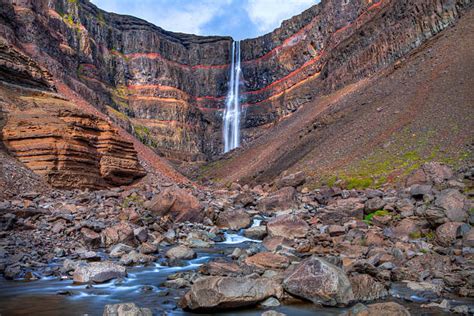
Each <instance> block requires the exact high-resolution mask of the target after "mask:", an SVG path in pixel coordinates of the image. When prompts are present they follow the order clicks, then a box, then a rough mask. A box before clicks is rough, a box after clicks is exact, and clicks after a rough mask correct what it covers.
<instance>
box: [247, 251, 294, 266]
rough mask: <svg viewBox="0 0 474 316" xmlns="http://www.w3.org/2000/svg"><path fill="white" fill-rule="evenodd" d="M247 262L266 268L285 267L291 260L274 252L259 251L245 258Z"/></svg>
mask: <svg viewBox="0 0 474 316" xmlns="http://www.w3.org/2000/svg"><path fill="white" fill-rule="evenodd" d="M245 263H246V264H248V265H254V266H257V267H260V268H265V269H285V268H287V267H288V266H289V265H290V260H289V259H288V258H287V257H285V256H282V255H279V254H275V253H272V252H259V253H257V254H255V255H253V256H250V257H248V258H247V259H245Z"/></svg>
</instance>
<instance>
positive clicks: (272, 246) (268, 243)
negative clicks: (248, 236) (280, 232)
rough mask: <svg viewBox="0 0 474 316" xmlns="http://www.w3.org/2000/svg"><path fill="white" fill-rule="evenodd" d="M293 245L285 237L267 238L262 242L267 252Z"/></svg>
mask: <svg viewBox="0 0 474 316" xmlns="http://www.w3.org/2000/svg"><path fill="white" fill-rule="evenodd" d="M292 244H293V242H292V241H291V240H289V239H287V238H285V237H281V236H279V237H270V236H267V237H266V238H265V239H264V240H263V246H264V247H265V248H266V249H267V250H269V251H275V250H276V249H277V248H278V246H281V245H286V246H291V245H292Z"/></svg>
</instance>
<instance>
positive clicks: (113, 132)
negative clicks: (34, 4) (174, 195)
mask: <svg viewBox="0 0 474 316" xmlns="http://www.w3.org/2000/svg"><path fill="white" fill-rule="evenodd" d="M0 78H2V84H1V85H0V95H1V98H0V99H1V105H2V112H3V115H2V118H3V119H2V132H1V134H0V136H1V138H2V140H3V144H4V145H5V147H6V149H7V150H8V151H9V152H10V153H11V154H12V155H13V156H15V157H16V158H17V159H18V160H20V161H21V162H22V163H24V164H25V165H26V166H27V167H28V168H30V169H31V170H33V171H34V172H35V173H36V174H39V175H41V176H44V178H45V179H46V180H47V181H48V182H49V183H50V184H51V185H53V186H54V187H59V188H91V189H103V188H107V187H110V186H117V185H127V184H130V183H132V182H133V181H134V180H136V179H138V178H141V177H143V176H144V175H145V174H146V173H145V170H144V169H143V167H142V166H141V165H140V162H139V160H138V157H137V152H136V151H135V149H134V146H133V144H132V143H131V142H129V141H126V140H124V139H122V137H121V136H120V134H119V132H118V131H117V129H116V128H115V127H113V126H112V125H111V124H110V123H108V122H107V121H105V120H103V119H101V118H99V117H97V116H95V115H93V114H89V113H86V112H84V111H81V110H79V109H78V108H77V106H76V105H75V104H73V103H72V102H71V101H70V100H67V99H65V98H64V97H62V96H60V95H58V94H57V93H56V88H55V86H54V82H53V80H52V77H51V75H50V74H49V73H48V72H47V71H46V70H44V69H42V68H41V67H40V66H39V65H38V64H36V63H35V62H34V61H33V60H31V59H30V58H29V57H27V56H25V55H24V54H22V53H21V52H19V51H18V50H16V49H15V48H14V47H12V46H8V45H7V44H5V43H0Z"/></svg>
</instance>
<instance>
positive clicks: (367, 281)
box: [350, 274, 388, 302]
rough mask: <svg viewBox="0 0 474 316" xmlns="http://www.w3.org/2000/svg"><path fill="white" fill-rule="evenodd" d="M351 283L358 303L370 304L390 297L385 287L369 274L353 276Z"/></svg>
mask: <svg viewBox="0 0 474 316" xmlns="http://www.w3.org/2000/svg"><path fill="white" fill-rule="evenodd" d="M350 281H351V284H352V292H353V293H354V299H355V300H356V301H360V302H369V301H375V300H378V299H381V298H384V297H387V296H388V291H387V289H386V288H385V286H384V285H383V284H382V283H380V282H377V281H376V280H375V279H374V278H372V277H371V276H370V275H368V274H357V275H354V276H351V277H350Z"/></svg>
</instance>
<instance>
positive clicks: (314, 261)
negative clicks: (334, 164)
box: [0, 163, 474, 315]
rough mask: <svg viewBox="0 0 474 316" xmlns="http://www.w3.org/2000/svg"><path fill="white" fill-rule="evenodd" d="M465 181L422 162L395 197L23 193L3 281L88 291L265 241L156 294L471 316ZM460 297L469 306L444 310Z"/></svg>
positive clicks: (282, 184)
mask: <svg viewBox="0 0 474 316" xmlns="http://www.w3.org/2000/svg"><path fill="white" fill-rule="evenodd" d="M473 180H474V168H473V167H471V168H464V169H462V170H460V171H458V172H453V171H452V170H451V169H450V168H449V167H447V166H445V165H442V164H439V163H429V164H425V165H424V166H423V167H422V168H420V169H418V170H416V171H415V172H413V173H412V174H411V175H410V177H409V178H408V179H407V183H406V186H405V187H404V188H403V189H398V190H395V189H384V190H374V189H366V190H342V189H339V188H338V187H333V188H327V187H324V188H320V189H316V190H310V189H308V188H307V187H305V185H304V181H305V176H304V174H302V173H297V174H292V175H288V176H286V177H282V178H279V179H278V180H277V181H275V182H274V183H271V184H265V185H263V186H262V185H259V186H256V187H254V188H250V187H248V186H243V187H241V186H240V185H238V184H235V183H234V184H232V185H231V186H230V187H229V188H228V189H225V190H223V189H208V188H196V187H191V186H188V187H183V188H180V187H178V186H176V185H173V184H166V183H161V184H156V183H157V182H155V181H153V178H152V177H147V178H146V179H145V180H143V181H142V182H141V183H139V184H137V185H135V186H132V187H123V188H116V189H111V190H104V191H61V190H53V189H49V190H44V191H41V192H40V191H34V190H30V191H25V192H23V193H22V194H20V195H17V196H10V197H5V199H4V200H2V201H0V212H1V219H0V221H1V251H0V256H1V259H0V260H1V261H0V270H1V272H2V273H3V275H4V277H5V278H6V279H9V280H17V279H25V280H32V281H33V280H36V279H38V278H44V277H47V276H53V277H57V278H63V279H71V280H73V281H74V283H77V284H91V285H93V284H98V283H103V282H106V281H109V280H112V279H117V278H124V277H126V276H127V270H128V269H130V268H131V267H132V266H136V265H152V264H154V262H156V261H158V260H160V263H161V264H162V265H163V264H164V265H168V266H179V265H180V264H181V263H182V262H183V261H184V260H189V259H193V258H195V257H196V252H197V251H198V250H201V249H206V248H207V249H213V248H214V247H215V245H216V243H218V242H220V241H223V240H224V239H225V238H226V236H225V233H229V232H232V231H235V232H238V231H241V232H242V233H243V236H245V237H246V238H248V239H250V240H259V241H262V242H261V243H253V244H252V245H251V246H250V247H243V248H235V249H233V250H232V252H231V253H225V252H224V254H223V255H222V256H220V257H219V258H217V259H215V260H212V261H209V262H207V263H205V264H204V265H202V266H201V267H200V268H199V270H197V271H187V272H179V273H175V274H170V275H169V276H168V281H166V282H165V283H164V284H163V286H165V287H169V288H170V289H180V292H179V293H180V294H182V297H181V299H180V300H179V302H177V305H178V306H179V307H181V308H183V309H185V310H190V311H211V312H214V311H217V310H221V309H234V308H239V307H246V306H252V305H257V304H263V306H266V307H268V308H270V309H271V307H274V306H278V305H280V304H294V303H296V302H299V301H300V300H305V301H310V302H313V303H314V304H318V305H322V306H334V307H336V306H337V307H341V306H353V307H352V309H350V310H349V311H348V312H347V313H348V315H379V314H380V313H381V311H384V313H385V315H387V314H391V315H408V314H409V313H410V312H409V311H408V310H407V309H406V308H405V307H403V306H401V305H398V304H397V303H393V302H384V303H379V304H370V303H371V302H374V301H378V300H382V299H387V298H388V299H389V298H393V297H396V298H400V299H404V300H408V301H413V300H417V299H420V298H421V299H420V301H423V302H425V305H426V306H427V308H428V307H430V308H434V307H436V308H441V309H444V310H447V311H451V312H457V313H464V314H468V313H472V312H473V311H474V309H473V306H474V305H473V303H472V302H473V301H472V297H473V296H474V269H473V268H474V266H473V263H474V262H473V259H474V229H472V227H471V225H472V223H474V212H473V205H472V194H473V193H472V188H473ZM189 192H191V193H189ZM51 263H55V264H51ZM459 297H464V301H463V302H471V304H470V305H469V304H468V303H463V304H453V303H452V302H454V301H452V300H453V299H454V298H459ZM356 303H359V304H356ZM367 303H369V305H362V304H367ZM354 304H356V305H354ZM117 310H121V311H122V312H124V311H129V312H132V311H133V313H132V314H133V315H148V314H151V311H150V310H148V309H140V308H139V307H137V306H136V305H133V304H128V305H123V304H122V305H115V306H107V307H106V312H105V314H107V315H114V311H115V312H117ZM388 311H390V313H389V312H388ZM265 313H266V314H265V315H277V314H275V313H276V312H274V313H273V314H272V313H271V312H268V311H267V312H265ZM119 314H120V313H119ZM127 315H128V314H127Z"/></svg>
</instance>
